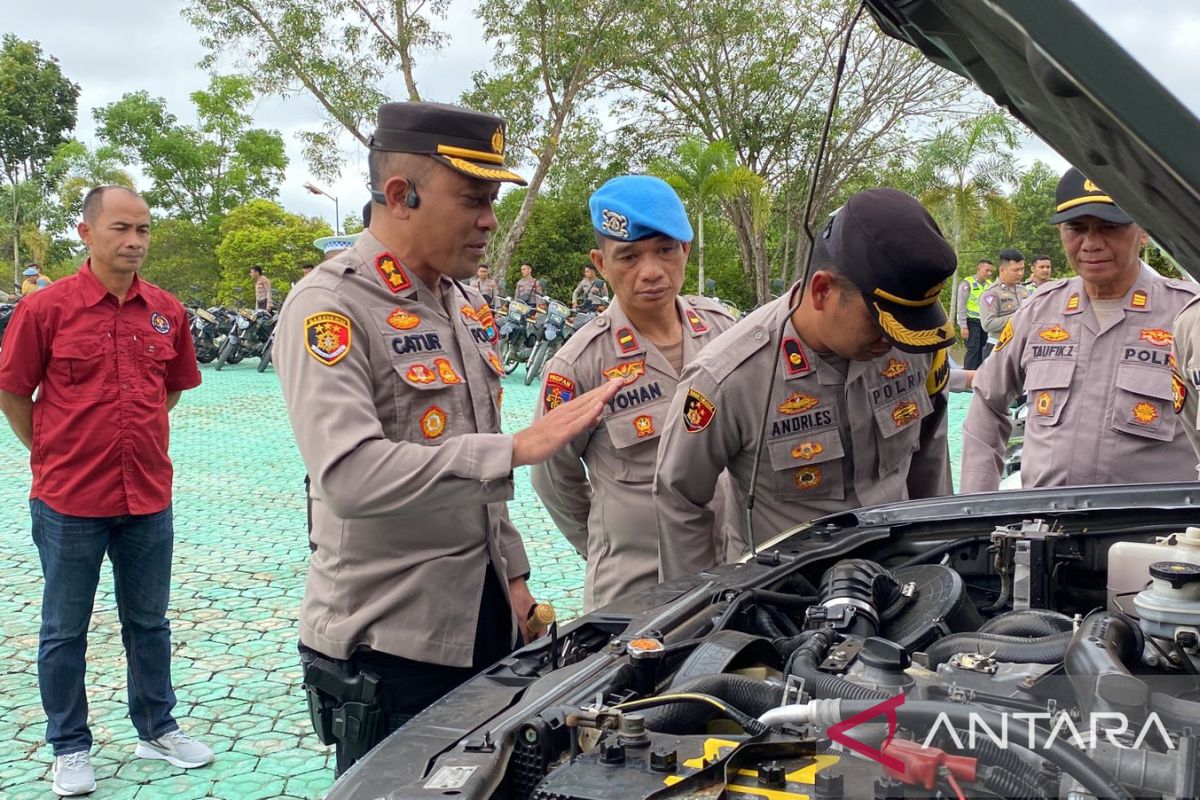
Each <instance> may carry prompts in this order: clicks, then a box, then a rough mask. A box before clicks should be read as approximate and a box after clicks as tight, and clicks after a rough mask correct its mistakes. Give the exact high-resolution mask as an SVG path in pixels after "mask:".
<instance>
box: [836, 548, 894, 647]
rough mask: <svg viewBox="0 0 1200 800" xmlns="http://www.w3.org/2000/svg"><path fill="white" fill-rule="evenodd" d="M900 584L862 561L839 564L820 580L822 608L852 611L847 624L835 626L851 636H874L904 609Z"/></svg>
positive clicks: (889, 573)
mask: <svg viewBox="0 0 1200 800" xmlns="http://www.w3.org/2000/svg"><path fill="white" fill-rule="evenodd" d="M903 603H904V597H903V595H901V593H900V583H899V582H898V581H897V580H896V576H894V575H893V574H892V573H891V572H889V571H888V570H887V569H885V568H884V567H882V566H881V565H880V564H878V563H877V562H874V561H868V560H867V559H865V558H848V559H845V560H843V561H839V562H837V563H836V564H834V565H833V566H832V567H830V568H829V569H827V570H826V571H825V574H824V575H822V576H821V605H822V606H824V607H825V608H826V609H831V610H832V609H835V608H838V607H839V606H849V607H851V608H852V609H854V614H853V617H851V618H850V621H849V624H847V625H841V626H837V627H838V628H839V630H841V632H842V633H845V634H847V635H851V636H862V637H864V638H866V637H868V636H874V635H876V634H877V633H879V623H880V622H881V621H887V620H888V619H889V618H890V617H892V616H895V615H896V614H897V613H899V611H900V609H901V608H903Z"/></svg>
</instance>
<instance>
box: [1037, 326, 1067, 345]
mask: <svg viewBox="0 0 1200 800" xmlns="http://www.w3.org/2000/svg"><path fill="white" fill-rule="evenodd" d="M1038 336H1040V337H1042V338H1043V339H1045V340H1046V341H1047V342H1065V341H1066V340H1067V339H1070V338H1071V332H1070V331H1068V330H1067V329H1066V328H1064V327H1063V326H1062V325H1052V326H1050V327H1049V328H1046V330H1044V331H1042V332H1041V333H1039V334H1038Z"/></svg>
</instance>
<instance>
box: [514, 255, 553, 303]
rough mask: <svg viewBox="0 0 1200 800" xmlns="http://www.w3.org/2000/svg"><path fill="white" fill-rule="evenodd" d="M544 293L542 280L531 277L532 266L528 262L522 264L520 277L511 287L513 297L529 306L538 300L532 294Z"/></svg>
mask: <svg viewBox="0 0 1200 800" xmlns="http://www.w3.org/2000/svg"><path fill="white" fill-rule="evenodd" d="M544 294H546V292H545V290H544V289H542V282H541V281H539V280H538V279H537V278H535V277H533V267H532V266H530V265H529V264H522V265H521V278H520V280H518V281H517V285H516V287H514V288H513V297H514V298H516V299H517V300H520V301H522V302H524V303H528V304H529V305H531V306H536V305H537V304H538V303H539V302H540V301H539V300H538V298H536V297H534V295H544Z"/></svg>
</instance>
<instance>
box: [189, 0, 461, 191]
mask: <svg viewBox="0 0 1200 800" xmlns="http://www.w3.org/2000/svg"><path fill="white" fill-rule="evenodd" d="M448 7H449V0H189V3H188V5H187V7H186V9H185V10H184V16H185V17H186V18H187V19H188V20H189V21H190V22H191V23H192V24H193V25H194V26H195V27H196V28H197V29H199V30H200V32H201V33H202V34H203V40H202V41H203V42H204V44H205V46H207V47H208V48H209V49H210V50H211V55H210V56H209V57H208V58H207V59H205V61H204V62H202V65H203V66H206V67H212V66H213V65H214V64H215V63H216V61H217V56H218V55H219V54H221V53H225V52H228V51H233V52H235V53H237V54H238V55H239V56H240V63H241V64H242V66H243V67H244V68H245V71H246V72H247V74H250V75H254V76H255V82H256V84H255V85H256V87H257V88H258V90H259V91H261V92H263V93H267V94H277V95H280V96H282V97H293V96H295V95H297V94H301V93H306V94H308V95H309V96H311V97H312V98H314V99H315V100H316V101H317V103H318V104H320V106H321V109H322V111H323V112H324V117H325V122H324V125H323V126H322V128H321V129H320V130H316V131H305V132H303V133H301V134H300V139H301V140H302V141H303V142H304V145H305V146H304V157H305V161H307V162H308V165H309V167H310V168H311V169H312V171H313V173H314V174H315V175H317V176H318V177H321V178H324V179H333V178H336V177H337V174H338V171H339V169H340V168H341V166H342V165H343V163H344V157H343V155H342V153H341V150H340V148H339V140H340V139H341V136H342V134H343V133H349V134H350V135H351V136H352V137H353V138H354V139H355V140H357V141H358V142H359V143H360V144H362V145H363V146H364V147H365V146H366V144H367V142H368V140H369V137H370V132H371V128H372V127H373V120H374V118H375V111H376V109H377V108H378V106H379V105H380V103H383V102H385V101H386V100H388V99H389V98H388V97H387V96H386V95H385V94H383V93H382V92H381V91H380V89H379V88H378V87H379V86H380V85H381V84H383V83H384V81H385V80H386V79H388V78H390V77H391V76H392V75H394V74H395V73H396V70H397V68H398V69H399V71H400V73H401V74H402V75H403V76H404V83H405V87H406V89H407V92H408V99H409V100H420V99H421V95H420V93H419V92H418V90H417V82H416V79H415V77H414V69H415V66H416V64H417V63H418V60H419V58H420V56H421V55H423V54H431V53H436V52H438V51H440V50H441V49H442V48H443V47H444V46H445V45H446V43H447V42H448V41H449V37H448V35H447V34H445V33H444V32H442V31H440V30H438V28H437V27H436V22H437V21H438V20H444V19H445V17H446V10H447V8H448Z"/></svg>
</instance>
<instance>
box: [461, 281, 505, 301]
mask: <svg viewBox="0 0 1200 800" xmlns="http://www.w3.org/2000/svg"><path fill="white" fill-rule="evenodd" d="M467 285H468V286H470V287H471V288H472V289H474V290H475V291H477V292H479V293H480V294H483V295H487V296H488V297H491V298H493V299H495V298H496V297H498V296H499V295H500V284H498V283H496V280H495V279H494V278H488V279H487V280H484V281H481V280H479V278H478V276H476V277H474V278H471V280H469V281H467Z"/></svg>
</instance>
